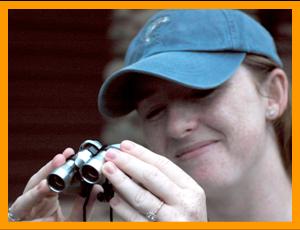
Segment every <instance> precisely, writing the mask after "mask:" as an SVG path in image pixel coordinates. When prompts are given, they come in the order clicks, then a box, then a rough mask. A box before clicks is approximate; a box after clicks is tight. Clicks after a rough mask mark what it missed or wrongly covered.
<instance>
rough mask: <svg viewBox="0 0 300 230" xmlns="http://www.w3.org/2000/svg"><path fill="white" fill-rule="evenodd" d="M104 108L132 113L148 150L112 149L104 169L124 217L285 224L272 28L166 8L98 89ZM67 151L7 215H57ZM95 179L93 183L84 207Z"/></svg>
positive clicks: (215, 13)
mask: <svg viewBox="0 0 300 230" xmlns="http://www.w3.org/2000/svg"><path fill="white" fill-rule="evenodd" d="M98 99H99V100H98V105H99V109H100V111H101V113H102V114H104V115H105V116H110V117H117V116H122V115H125V114H127V113H129V112H130V111H132V110H136V111H137V113H138V114H139V117H140V119H141V121H142V126H143V127H142V128H143V131H144V133H145V141H146V142H147V147H145V146H141V145H139V144H138V143H133V142H131V141H128V140H125V141H123V142H122V143H121V145H120V150H117V149H109V150H108V151H107V153H106V156H105V159H106V163H105V164H104V166H103V170H102V172H103V174H104V175H105V177H106V178H107V179H108V180H109V181H110V182H111V183H112V185H113V186H114V190H115V195H114V197H113V198H112V199H111V200H110V205H111V207H112V208H113V210H114V211H115V212H116V213H118V214H119V216H120V217H121V218H122V219H123V220H125V221H290V220H291V217H292V214H291V207H292V204H291V175H290V169H291V129H290V124H291V121H290V118H291V117H290V107H289V86H288V78H287V76H286V74H285V72H284V71H283V70H282V63H281V60H280V58H279V57H278V54H277V52H276V48H275V45H274V43H273V39H272V37H271V36H270V35H269V33H268V32H267V31H266V30H265V29H264V28H263V27H262V26H261V25H259V24H258V23H257V22H255V21H254V20H253V19H251V18H250V17H248V16H246V15H245V14H243V13H241V12H239V11H232V10H170V11H162V12H160V13H158V14H156V15H155V16H154V17H152V18H151V19H150V20H149V22H148V23H147V24H146V25H145V26H144V28H143V29H142V30H141V31H140V32H139V33H138V35H137V36H136V38H135V39H134V40H133V41H132V43H131V45H130V47H129V49H128V52H127V56H126V64H125V67H124V68H123V69H121V70H119V71H118V72H116V73H114V74H113V75H112V76H111V77H110V78H109V79H108V80H106V82H105V83H104V85H103V86H102V88H101V90H100V93H99V98H98ZM71 154H73V150H71V149H66V150H65V151H64V152H63V154H59V155H57V156H56V157H55V158H54V159H53V160H52V161H51V162H49V163H48V164H47V165H46V166H45V167H44V168H42V169H41V170H40V171H39V172H38V173H37V174H35V175H34V176H33V177H32V178H31V180H30V181H29V183H28V185H27V187H26V188H25V191H24V194H23V195H22V196H20V197H19V198H18V199H17V200H16V202H15V203H14V204H13V205H12V206H11V208H10V213H9V214H10V216H11V219H12V220H13V219H15V220H16V219H17V218H18V220H27V221H63V220H78V221H80V220H81V213H80V212H78V211H77V210H78V209H77V210H76V207H78V205H82V202H83V201H82V199H81V198H78V201H77V202H75V208H74V210H73V212H72V213H71V216H70V217H64V216H63V214H62V212H61V207H60V205H59V203H58V196H57V194H55V193H53V192H51V191H49V188H48V186H47V183H46V180H45V178H46V177H47V175H48V174H49V173H50V172H51V171H52V170H53V169H54V168H57V167H58V166H60V165H62V164H63V163H64V162H65V159H66V158H67V157H68V156H70V155H71ZM101 190H102V188H101V186H99V185H98V186H95V187H94V189H93V191H92V195H91V200H90V202H89V205H90V207H91V206H92V205H93V203H94V201H95V197H96V194H97V192H99V191H101Z"/></svg>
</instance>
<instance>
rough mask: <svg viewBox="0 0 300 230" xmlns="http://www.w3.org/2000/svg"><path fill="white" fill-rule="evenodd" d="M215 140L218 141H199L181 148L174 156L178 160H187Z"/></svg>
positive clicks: (199, 153)
mask: <svg viewBox="0 0 300 230" xmlns="http://www.w3.org/2000/svg"><path fill="white" fill-rule="evenodd" d="M217 142H218V141H216V140H209V141H201V142H199V143H197V144H194V145H191V146H189V147H187V148H184V149H183V150H181V151H180V152H179V153H178V154H176V158H177V159H180V160H188V159H191V158H194V157H196V156H199V155H202V154H204V153H205V152H207V150H208V149H209V148H211V147H212V146H213V145H214V144H216V143H217Z"/></svg>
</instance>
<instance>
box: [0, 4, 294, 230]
mask: <svg viewBox="0 0 300 230" xmlns="http://www.w3.org/2000/svg"><path fill="white" fill-rule="evenodd" d="M165 8H172V9H175V8H185V9H191V8H206V9H208V8H231V9H292V41H293V45H292V67H293V68H292V76H294V77H293V78H292V87H293V90H292V102H293V103H292V108H293V111H292V123H293V131H292V134H293V172H292V174H293V176H292V178H293V182H292V184H293V221H292V222H291V223H281V222H257V223H256V222H226V223H222V222H209V223H192V222H190V223H120V222H119V223H109V222H98V223H96V222H93V223H91V222H90V223H89V222H87V223H74V222H73V223H68V222H64V223H57V222H56V223H45V222H43V223H41V222H40V223H29V222H27V223H24V222H8V221H7V209H8V207H7V206H8V193H7V191H8V187H7V185H8V181H7V178H8V10H9V9H165ZM299 34H300V2H296V1H293V2H289V1H276V2H272V1H267V2H264V1H260V2H258V1H255V2H254V1H253V2H251V1H247V2H238V1H234V2H230V1H220V2H218V1H209V2H195V1H193V2H188V1H184V2H183V1H182V2H150V1H147V2H145V1H144V2H124V1H122V2H109V1H104V2H88V1H87V2H86V1H85V2H72V1H68V2H63V1H61V2H58V1H56V2H42V1H38V2H30V1H27V2H25V1H24V2H12V1H11V2H9V1H8V2H0V106H1V113H0V122H1V125H0V127H1V131H0V135H1V136H0V137H1V138H0V146H1V150H2V151H1V154H0V158H1V159H0V164H1V165H0V170H1V174H2V181H1V183H0V186H1V189H0V191H1V198H0V199H2V200H1V201H2V202H0V228H1V229H141V228H143V229H162V228H164V229H199V228H203V229H241V228H243V229H262V228H263V229H300V210H299V209H300V199H299V195H298V194H300V191H299V176H298V175H299V171H300V167H299V165H300V160H299V155H298V154H296V153H297V152H299V143H297V141H296V138H297V130H298V126H299V124H298V123H299V122H297V120H296V119H295V118H296V117H299V115H298V114H299V112H298V110H299V108H298V107H297V101H298V100H299V98H300V96H299V94H300V90H297V88H298V87H300V83H298V81H299V80H297V77H296V76H297V75H299V67H298V66H299V64H298V65H297V64H296V63H300V61H299V55H300V47H299V43H297V42H295V41H300V35H299ZM295 165H298V167H296V166H295Z"/></svg>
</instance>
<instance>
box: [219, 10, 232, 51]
mask: <svg viewBox="0 0 300 230" xmlns="http://www.w3.org/2000/svg"><path fill="white" fill-rule="evenodd" d="M221 12H222V13H223V15H224V18H225V20H226V22H227V25H228V26H227V28H228V31H229V34H230V36H229V39H230V42H231V49H234V48H235V43H234V38H235V36H234V25H233V23H232V22H231V20H230V19H229V15H227V13H226V11H225V10H221Z"/></svg>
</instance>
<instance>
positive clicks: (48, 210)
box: [10, 148, 102, 221]
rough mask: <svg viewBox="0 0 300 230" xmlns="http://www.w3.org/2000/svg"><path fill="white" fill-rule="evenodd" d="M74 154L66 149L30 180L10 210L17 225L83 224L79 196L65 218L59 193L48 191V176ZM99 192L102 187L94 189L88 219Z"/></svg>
mask: <svg viewBox="0 0 300 230" xmlns="http://www.w3.org/2000/svg"><path fill="white" fill-rule="evenodd" d="M73 154H74V150H73V149H71V148H67V149H65V150H64V152H63V153H62V154H57V155H56V156H55V157H54V158H53V159H52V160H51V161H50V162H48V163H47V164H46V165H45V166H44V167H42V168H41V169H40V170H39V171H38V172H37V173H36V174H34V175H33V176H32V177H31V178H30V180H29V181H28V183H27V185H26V187H25V189H24V192H23V194H22V195H20V196H19V197H18V198H17V200H16V201H15V202H14V203H13V204H12V205H11V207H10V212H11V213H12V214H13V215H14V216H15V217H16V218H17V219H19V220H20V221H82V206H83V204H84V201H85V198H83V197H80V196H79V195H78V197H76V199H75V202H74V205H73V208H72V210H71V213H70V214H69V215H68V216H67V217H66V216H65V215H64V214H63V213H62V208H61V205H60V202H59V199H58V198H59V196H58V193H55V192H53V191H51V190H50V189H49V187H48V184H47V180H46V178H47V176H48V174H49V173H51V172H52V171H53V170H54V169H55V168H57V167H59V166H61V165H63V164H64V163H65V162H66V159H67V158H68V157H70V156H71V155H73ZM101 190H102V188H101V186H99V185H97V186H94V188H93V190H92V193H91V196H90V199H89V203H88V205H87V214H88V215H89V214H90V212H91V209H92V206H93V204H94V203H95V201H96V197H97V194H98V193H99V192H100V191H101Z"/></svg>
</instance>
